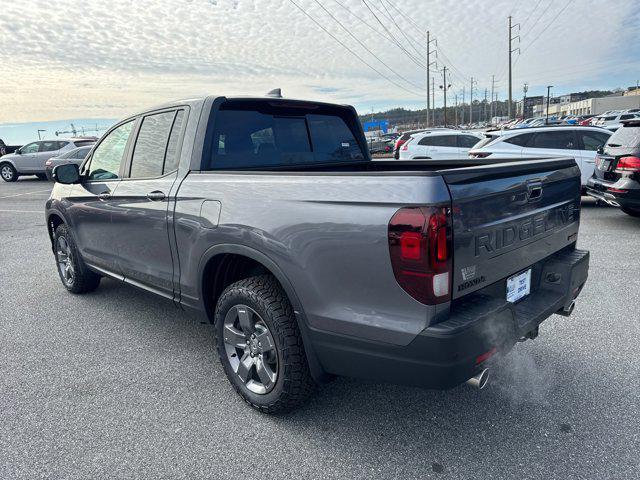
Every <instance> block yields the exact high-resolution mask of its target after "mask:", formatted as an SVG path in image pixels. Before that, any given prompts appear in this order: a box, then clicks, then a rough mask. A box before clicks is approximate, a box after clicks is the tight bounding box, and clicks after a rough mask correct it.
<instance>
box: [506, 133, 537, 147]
mask: <svg viewBox="0 0 640 480" xmlns="http://www.w3.org/2000/svg"><path fill="white" fill-rule="evenodd" d="M532 137H533V134H532V133H524V134H522V135H516V136H515V137H511V138H507V139H505V142H507V143H511V144H512V145H517V146H519V147H524V146H525V145H527V143H529V140H531V138H532Z"/></svg>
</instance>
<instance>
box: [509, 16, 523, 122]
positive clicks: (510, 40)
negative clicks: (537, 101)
mask: <svg viewBox="0 0 640 480" xmlns="http://www.w3.org/2000/svg"><path fill="white" fill-rule="evenodd" d="M516 27H518V35H516V36H515V37H514V36H512V30H513V29H514V28H516ZM516 38H517V39H518V44H519V43H520V24H519V23H516V24H515V25H511V15H509V102H508V103H507V115H508V116H509V120H511V102H512V101H513V98H512V95H511V86H512V70H513V69H512V63H511V54H512V53H513V52H515V51H517V52H518V54H520V47H518V48H511V45H512V42H513V41H514V40H515V39H516Z"/></svg>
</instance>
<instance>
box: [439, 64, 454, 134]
mask: <svg viewBox="0 0 640 480" xmlns="http://www.w3.org/2000/svg"><path fill="white" fill-rule="evenodd" d="M450 87H451V85H449V84H447V67H446V65H445V66H444V67H442V85H440V88H441V89H442V92H443V93H444V126H445V127H446V126H447V88H450Z"/></svg>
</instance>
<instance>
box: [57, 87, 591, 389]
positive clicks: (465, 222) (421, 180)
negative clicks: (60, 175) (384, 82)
mask: <svg viewBox="0 0 640 480" xmlns="http://www.w3.org/2000/svg"><path fill="white" fill-rule="evenodd" d="M225 101H226V98H225V97H207V98H204V99H196V100H188V101H183V102H176V103H173V104H167V105H164V106H162V107H160V108H158V109H154V110H150V111H148V112H143V114H147V113H149V112H157V111H162V110H165V109H171V108H176V107H180V108H184V109H185V110H186V111H187V122H185V126H184V128H183V131H182V134H181V137H180V138H181V140H180V144H181V150H180V163H179V167H178V170H177V171H176V172H173V173H171V174H168V175H165V176H162V177H158V178H153V179H142V180H141V179H130V178H126V174H125V172H126V168H124V167H123V170H122V172H121V173H122V174H123V175H121V177H124V178H119V179H114V180H103V181H83V182H80V183H77V184H73V185H61V184H56V185H55V187H54V189H53V192H52V195H51V198H50V199H49V201H48V202H47V208H46V215H47V219H48V225H49V227H50V233H51V227H52V225H53V224H54V222H53V220H52V219H53V217H54V216H56V217H57V218H60V219H61V220H62V221H64V222H66V223H67V224H68V225H70V227H71V231H72V232H73V234H74V235H75V238H76V243H77V244H78V246H79V248H80V251H81V254H82V257H83V259H84V260H85V262H86V263H87V264H88V265H89V266H90V268H92V269H94V270H96V271H98V272H100V273H102V274H106V275H110V276H112V277H114V278H118V279H120V280H123V281H125V282H127V283H130V284H132V285H135V286H138V287H141V288H144V289H146V290H149V291H152V292H154V293H157V294H159V295H162V296H165V297H167V298H170V299H173V300H174V301H175V302H176V304H177V305H179V306H183V307H190V308H195V309H198V310H201V311H207V309H208V308H209V307H208V306H207V296H208V295H210V294H211V292H208V291H205V290H204V285H205V282H204V279H203V275H204V274H205V271H206V268H207V265H208V262H210V261H212V259H214V258H216V256H219V255H224V254H235V255H242V256H246V257H248V258H251V259H253V260H255V261H257V262H259V263H260V264H262V265H263V266H264V267H265V268H266V269H267V270H269V271H270V272H271V273H272V274H274V275H275V276H276V278H277V279H278V280H279V281H280V283H281V284H282V286H283V288H284V289H285V291H286V293H287V295H288V296H289V299H290V301H291V302H292V304H293V307H294V310H295V312H296V315H297V317H298V320H299V324H300V328H301V330H302V333H303V336H304V339H305V346H306V349H307V354H308V356H309V357H310V362H311V364H312V370H313V372H314V375H315V376H316V377H318V376H319V375H320V373H322V372H328V373H332V374H347V375H356V376H370V375H369V374H368V373H366V372H364V371H363V370H362V369H361V368H360V367H359V366H358V365H360V363H361V362H360V360H363V359H367V361H369V362H372V364H377V362H378V369H379V373H380V375H379V376H377V377H376V378H378V379H381V380H389V381H400V382H402V383H413V384H420V385H425V386H430V387H436V388H439V387H449V386H453V385H454V384H455V382H458V383H459V381H462V380H464V376H465V375H469V376H470V375H471V374H473V370H474V368H475V365H473V366H469V365H466V364H465V365H464V368H462V369H457V370H456V373H455V375H454V374H450V372H449V371H448V370H446V369H445V370H442V371H440V370H438V371H437V372H436V370H437V368H436V367H437V366H438V365H441V366H442V365H449V364H453V363H455V364H456V365H458V363H460V361H461V360H460V359H462V358H464V359H465V361H466V360H467V359H468V358H471V357H473V355H475V354H476V353H477V350H478V349H481V348H484V346H485V345H484V343H486V342H484V340H483V342H479V341H477V336H476V337H473V338H470V339H466V337H465V340H464V342H463V341H462V340H460V341H458V340H456V341H455V342H454V343H455V345H453V346H451V345H450V344H448V343H447V342H448V341H451V342H453V340H451V339H453V338H456V339H457V338H461V337H458V336H457V335H459V332H457V331H456V332H454V331H453V330H451V328H449V327H453V325H452V324H448V323H447V322H449V323H450V322H451V321H452V320H455V319H456V318H457V320H456V322H458V324H460V322H462V323H464V322H463V321H462V320H461V318H462V317H464V314H461V313H460V305H461V304H462V302H464V301H466V300H468V299H470V298H472V297H473V298H485V297H486V298H485V300H482V301H480V300H478V301H477V302H476V304H482V305H484V306H483V307H482V308H481V310H482V311H478V313H477V315H476V318H475V320H478V324H479V322H480V320H481V317H482V318H483V319H484V320H482V322H485V321H486V322H494V321H496V318H503V317H504V322H507V323H510V324H514V325H516V324H517V322H518V320H517V316H518V314H517V308H516V307H515V306H513V305H510V304H507V302H506V301H505V300H504V290H503V289H504V282H505V278H506V277H507V276H509V275H512V274H514V273H517V272H518V271H520V270H522V269H524V268H528V267H531V266H533V265H537V266H536V267H535V268H536V269H537V270H536V271H540V272H542V271H544V269H545V268H546V269H549V268H556V267H555V265H556V264H557V265H560V263H562V262H560V261H559V260H554V262H556V263H553V262H552V261H551V260H549V259H550V258H551V257H553V255H554V254H557V252H560V251H565V252H566V255H569V256H570V255H571V251H574V249H575V240H576V235H577V231H578V225H579V201H580V193H579V192H580V172H579V169H578V167H577V166H576V164H575V162H574V161H573V160H571V159H559V160H548V159H547V160H539V161H530V162H527V163H526V164H525V163H521V162H518V163H500V164H495V165H487V166H478V167H463V166H460V162H457V163H456V164H455V167H456V168H453V169H449V168H446V167H442V168H436V167H434V166H429V165H428V164H426V163H420V162H418V163H416V162H414V163H413V164H412V165H409V164H408V163H402V162H396V164H397V167H395V168H393V166H392V165H390V164H386V165H380V166H376V168H371V169H369V168H364V169H357V168H356V169H353V171H349V170H348V169H347V170H344V169H342V170H341V169H337V170H336V171H332V170H330V169H329V170H326V171H204V170H203V168H202V163H203V155H204V153H203V152H204V148H205V147H203V146H204V145H205V138H207V137H206V136H207V132H208V131H209V130H210V123H211V122H210V118H215V112H216V109H217V108H218V106H219V105H220V104H222V103H223V102H225ZM269 101H274V100H269ZM354 115H355V112H354ZM136 117H137V116H134V117H130V118H136ZM121 123H122V122H121ZM114 128H115V127H114ZM360 136H361V139H360V140H361V141H362V142H363V144H364V135H363V134H362V131H360ZM97 145H99V143H98V144H97ZM94 148H95V147H94ZM128 148H129V151H128V153H127V160H126V161H125V166H126V165H127V164H128V162H129V161H130V156H131V151H130V150H131V147H128ZM90 158H91V154H89V156H88V158H87V162H89V161H90ZM159 190H161V191H163V192H164V193H165V194H166V198H165V199H164V200H163V201H161V202H154V201H150V200H149V199H148V198H147V197H146V194H147V193H148V192H151V191H159ZM538 190H540V192H541V195H540V197H539V198H537V197H536V198H530V197H531V195H532V192H537V191H538ZM103 192H108V194H109V195H108V198H106V199H103V198H100V197H99V195H100V194H101V193H103ZM425 205H429V206H441V205H442V206H450V207H451V208H452V212H453V214H452V218H453V239H454V240H453V270H452V292H453V295H452V299H451V301H450V302H446V303H443V304H438V305H425V304H423V303H421V302H419V301H417V300H415V299H414V298H412V297H411V296H410V295H409V294H408V293H407V292H406V291H404V290H403V288H402V287H401V286H400V285H399V284H398V282H397V281H396V278H395V276H394V272H393V270H392V265H391V262H390V258H389V244H388V225H389V221H390V219H391V217H392V216H393V215H394V213H395V212H397V211H398V210H399V209H400V208H403V207H408V206H425ZM512 236H513V238H511V237H512ZM498 237H500V239H498ZM563 258H565V257H563ZM567 258H569V257H567ZM571 258H573V260H571V261H572V262H573V263H571V266H570V267H566V268H568V270H566V273H565V277H563V278H562V279H561V287H558V286H557V285H553V286H552V291H553V292H554V293H553V295H555V296H553V298H551V297H549V298H547V299H546V300H544V302H543V303H535V301H536V300H535V299H536V298H539V299H540V298H543V290H544V289H545V288H546V286H545V285H543V280H541V278H542V277H539V276H538V277H536V278H537V280H536V281H535V282H534V284H535V285H534V286H535V287H536V291H538V290H539V293H537V294H536V292H532V294H531V298H533V300H534V301H533V302H530V304H531V305H535V310H536V315H534V316H532V317H527V318H528V320H527V321H522V322H521V324H519V326H518V327H517V328H516V327H514V328H515V330H513V331H509V332H510V333H509V334H508V337H509V341H507V342H505V345H507V347H505V348H510V346H512V345H513V343H515V341H516V340H517V338H518V335H519V336H522V335H523V334H526V333H527V331H523V329H529V328H537V324H538V323H540V322H541V321H542V320H544V319H545V318H546V317H548V316H549V315H550V314H551V313H554V312H555V311H556V310H557V309H558V308H562V307H563V306H565V305H568V304H570V303H571V302H572V301H573V298H574V296H575V295H577V293H575V291H574V288H573V287H572V285H573V283H577V284H579V285H580V287H581V285H582V284H583V283H584V281H585V280H586V268H588V254H586V256H585V255H582V256H577V257H575V258H574V257H571ZM585 262H586V264H585ZM563 265H564V264H563ZM585 265H586V266H587V267H585ZM467 267H473V269H474V271H475V278H483V280H482V281H477V282H475V283H473V285H470V286H467V287H464V284H465V280H464V279H463V278H462V270H463V269H465V268H467ZM557 268H558V269H560V267H557ZM562 268H565V267H562ZM536 282H537V283H536ZM461 286H463V287H464V288H461ZM550 288H551V287H550ZM553 289H555V290H553ZM556 290H557V291H556ZM578 291H579V290H578ZM478 295H480V296H478ZM482 295H484V297H482ZM549 295H551V293H550V294H549ZM545 298H546V297H545ZM489 306H490V307H491V308H489ZM532 308H533V307H532ZM470 311H473V310H470ZM456 312H458V313H456ZM491 312H493V313H492V314H490V313H491ZM208 313H209V314H210V313H211V312H210V311H209V312H208ZM520 316H521V318H524V317H522V314H520ZM468 317H469V315H467V317H465V318H468ZM485 317H486V319H485ZM507 317H508V318H507ZM473 319H474V318H472V320H473ZM514 322H515V323H514ZM454 323H455V322H454ZM447 325H448V326H447ZM458 326H459V325H458ZM438 328H440V330H438ZM443 329H444V330H443ZM454 330H455V329H454ZM463 330H464V332H465V333H464V335H470V333H469V332H471V331H472V328H471V324H469V325H467V327H466V328H465V329H463ZM494 330H495V329H494ZM514 332H515V333H514ZM452 335H453V336H452ZM427 337H428V338H429V339H430V340H429V342H431V343H428V344H426V345H424V346H422V347H416V345H417V344H416V342H420V341H424V339H425V338H427ZM434 338H435V339H438V338H440V339H441V341H440V343H438V342H437V341H436V343H432V340H433V339H434ZM447 338H448V339H449V340H446V339H447ZM442 339H445V340H442ZM489 341H490V339H488V340H487V342H489ZM456 342H457V343H456ZM480 343H482V345H480ZM440 345H448V346H447V347H446V348H448V349H449V350H448V351H447V353H446V354H443V353H442V352H440ZM416 349H417V350H416ZM463 350H464V352H463ZM416 351H417V352H418V354H419V355H421V356H422V357H421V358H422V360H418V359H417V358H415V357H413V355H415V354H416ZM376 352H379V353H380V355H377V353H376ZM432 353H433V354H434V355H436V357H437V358H436V357H431V356H430V355H431V354H432ZM438 355H440V356H438ZM442 355H444V356H442ZM374 357H375V358H377V359H378V360H376V361H373V360H372V358H374ZM452 358H456V359H457V360H455V361H453V360H452ZM393 365H397V366H402V365H404V367H406V370H407V372H409V371H412V370H413V369H414V368H415V367H416V366H419V367H420V368H423V369H425V370H424V372H425V375H422V376H420V375H419V373H415V374H414V373H411V374H410V375H407V376H406V378H405V376H403V375H396V374H395V373H394V367H393ZM438 368H440V367H438ZM443 368H444V367H443ZM456 368H457V367H456ZM429 371H431V372H432V373H433V375H432V376H431V378H429ZM384 372H387V373H386V374H384ZM446 372H449V373H446ZM416 375H418V376H420V378H415V376H416ZM466 378H468V376H467V377H466Z"/></svg>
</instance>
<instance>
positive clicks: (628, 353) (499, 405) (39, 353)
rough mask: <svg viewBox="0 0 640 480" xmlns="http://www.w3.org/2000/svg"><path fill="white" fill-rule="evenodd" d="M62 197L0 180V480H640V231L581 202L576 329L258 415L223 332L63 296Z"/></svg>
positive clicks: (106, 299)
mask: <svg viewBox="0 0 640 480" xmlns="http://www.w3.org/2000/svg"><path fill="white" fill-rule="evenodd" d="M50 189H51V184H50V183H47V182H42V181H37V180H35V179H33V180H32V179H31V178H23V179H20V180H19V181H18V182H17V183H13V184H7V183H4V182H0V245H2V260H1V263H0V265H1V266H0V273H1V276H0V298H1V308H0V478H2V479H13V478H25V479H32V478H36V477H38V478H40V477H42V478H65V479H67V478H246V479H254V478H256V479H257V478H303V477H306V478H340V479H345V478H362V479H365V478H366V479H369V478H403V479H413V478H521V479H523V478H566V479H568V478H580V479H582V478H603V479H604V478H606V479H613V478H616V479H617V478H620V479H622V478H629V479H637V478H639V477H640V348H639V347H638V345H639V343H638V342H639V340H640V275H639V274H640V256H639V255H638V247H639V246H640V219H635V218H632V217H629V216H627V215H625V214H623V213H621V212H620V211H619V210H617V209H614V208H611V207H604V206H596V205H595V204H594V202H593V201H591V200H590V199H584V202H583V210H582V224H581V230H580V236H579V246H580V247H581V248H586V249H589V250H591V267H590V276H589V280H588V282H587V285H586V287H585V289H584V291H583V292H582V294H581V296H580V298H579V300H578V302H577V306H576V308H575V311H574V314H573V315H572V316H571V317H569V318H564V317H560V316H557V315H554V316H552V317H551V318H550V319H548V320H547V321H546V322H545V323H544V324H543V325H542V326H541V329H540V336H539V337H538V339H536V340H535V341H527V342H525V343H522V344H519V345H517V346H516V348H515V349H514V351H512V352H511V354H510V355H509V356H507V357H505V358H503V359H501V360H500V362H499V364H498V365H497V367H496V368H494V371H493V373H492V375H493V376H492V379H491V380H490V384H489V386H488V387H487V388H486V389H485V390H482V391H476V390H473V389H471V388H470V387H468V386H461V387H458V388H456V389H453V390H450V391H446V392H438V391H428V390H422V389H417V388H408V387H399V386H394V385H384V384H376V383H373V382H364V381H359V380H353V379H346V378H340V379H337V380H336V381H334V382H332V383H330V384H328V385H325V386H323V387H322V388H321V389H320V390H319V392H318V394H317V395H316V396H315V397H314V398H313V399H312V400H311V401H310V402H309V403H308V404H307V405H305V406H304V407H303V408H302V409H300V410H298V411H296V412H294V413H291V414H289V415H286V416H280V417H269V416H265V415H262V414H260V413H257V412H255V411H253V410H251V409H250V408H248V407H247V406H246V405H245V404H244V403H243V402H242V401H241V400H240V398H239V397H238V396H237V395H236V394H235V392H234V391H233V389H232V387H231V386H230V385H229V383H228V382H227V379H226V378H225V376H224V373H223V371H222V368H221V367H220V365H219V364H218V361H217V359H216V357H215V353H214V347H213V332H212V327H211V326H210V325H208V324H206V323H202V321H203V319H202V318H199V317H198V316H196V315H194V314H189V313H184V312H181V311H179V310H177V309H175V308H174V307H173V306H172V304H171V303H170V302H168V301H166V300H164V299H161V298H156V297H154V296H152V295H150V294H147V293H144V292H141V291H139V290H136V289H134V288H133V287H129V286H125V285H122V284H119V283H117V282H115V281H111V280H104V281H103V282H102V284H101V286H100V288H99V289H98V290H97V291H96V292H94V293H92V294H88V295H82V296H74V295H71V294H68V293H67V292H66V291H65V290H64V288H63V287H62V285H61V283H60V281H59V279H58V277H57V274H56V270H55V265H54V260H53V256H52V252H51V248H50V244H49V240H48V237H47V233H46V229H45V220H44V215H43V205H44V202H45V200H46V198H47V197H48V192H49V191H50Z"/></svg>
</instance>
